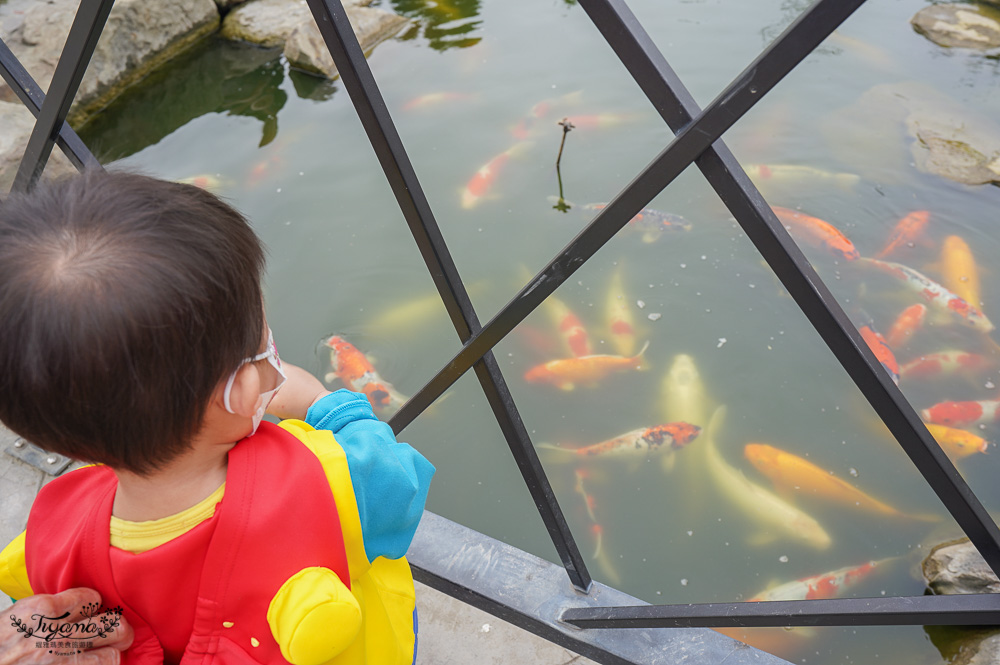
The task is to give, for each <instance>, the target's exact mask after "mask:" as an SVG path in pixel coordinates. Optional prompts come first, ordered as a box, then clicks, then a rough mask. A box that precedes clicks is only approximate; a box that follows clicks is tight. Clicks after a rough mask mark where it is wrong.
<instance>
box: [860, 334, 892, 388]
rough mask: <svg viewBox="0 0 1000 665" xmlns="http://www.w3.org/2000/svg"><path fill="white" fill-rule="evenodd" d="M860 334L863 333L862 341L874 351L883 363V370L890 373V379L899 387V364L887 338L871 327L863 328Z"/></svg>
mask: <svg viewBox="0 0 1000 665" xmlns="http://www.w3.org/2000/svg"><path fill="white" fill-rule="evenodd" d="M858 332H860V333H861V337H862V339H864V340H865V343H866V344H868V348H869V349H871V350H872V353H874V354H875V357H876V358H877V359H878V361H879V362H880V363H882V368H883V369H885V371H886V372H888V373H889V377H890V378H892V382H893V383H895V384H896V385H897V386H898V385H899V363H898V362H896V354H895V353H893V352H892V349H890V348H889V345H888V344H887V343H886V341H885V338H884V337H882V335H881V333H879V332H877V331H875V330H873V329H872V328H871V327H870V326H861V327H860V328H858Z"/></svg>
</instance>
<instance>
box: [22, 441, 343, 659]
mask: <svg viewBox="0 0 1000 665" xmlns="http://www.w3.org/2000/svg"><path fill="white" fill-rule="evenodd" d="M117 486H118V481H117V478H116V477H115V475H114V472H112V471H111V469H110V468H108V467H105V466H94V467H86V468H84V469H80V470H77V471H74V472H72V473H69V474H67V475H65V476H62V477H60V478H57V479H55V480H53V481H52V482H51V483H49V484H47V485H45V486H44V487H43V488H42V489H41V491H40V492H39V493H38V496H37V498H36V499H35V503H34V505H33V506H32V509H31V513H30V515H29V517H28V527H27V530H26V531H27V535H26V541H25V557H26V564H27V572H28V579H29V580H30V582H31V588H32V590H33V591H34V592H35V593H56V592H59V591H62V590H64V589H69V588H72V587H78V586H83V587H91V588H94V589H96V590H97V591H99V592H100V594H101V599H102V604H103V605H104V606H105V607H107V608H113V607H116V606H121V607H122V608H123V610H124V615H125V618H126V619H128V621H129V623H130V624H131V625H132V627H133V629H134V630H135V642H134V643H133V646H132V647H131V648H130V649H129V650H128V651H127V652H125V653H124V654H123V660H122V662H123V665H125V664H127V665H147V664H149V665H152V664H154V663H155V664H156V665H160V664H161V663H163V662H164V651H163V648H162V646H161V643H160V637H159V636H160V635H161V634H162V635H163V636H164V638H167V639H166V640H165V641H166V642H167V643H168V644H169V643H170V642H171V641H173V642H174V643H176V641H177V634H178V632H179V633H180V634H181V638H183V633H184V631H185V630H188V632H189V633H190V639H189V640H188V641H187V644H186V648H185V649H184V653H183V659H182V661H181V662H182V663H183V665H195V664H200V665H207V664H208V663H216V664H218V665H222V664H225V665H229V664H230V663H234V664H235V663H240V664H243V663H285V662H286V661H285V660H284V658H282V656H281V652H280V650H279V648H278V645H277V643H276V642H275V641H274V638H273V637H272V636H271V630H270V627H269V626H268V623H267V618H266V613H267V608H268V605H269V603H270V602H271V599H272V598H273V596H274V594H275V593H276V592H277V591H278V589H279V588H280V587H281V585H282V584H283V583H284V582H285V580H287V579H288V578H289V577H291V576H292V575H294V574H295V573H297V572H298V571H300V570H302V569H303V568H309V567H313V566H323V567H325V568H329V569H331V570H333V571H334V572H335V573H337V575H338V576H339V577H340V579H341V581H343V582H344V584H345V585H347V586H348V587H350V585H351V581H350V580H351V578H350V575H349V573H348V566H347V558H346V554H345V550H344V538H343V534H342V532H341V528H340V519H339V517H338V515H337V509H336V506H335V504H334V500H333V494H332V492H331V490H330V485H329V482H328V481H327V478H326V475H325V473H324V470H323V467H322V465H321V464H320V462H319V460H318V459H317V458H316V456H315V455H314V454H313V453H312V452H311V451H310V450H309V449H308V448H306V446H305V445H303V444H302V443H301V442H300V441H299V440H298V439H297V438H295V436H293V435H292V434H289V433H288V432H286V431H285V430H283V429H281V428H280V427H277V426H275V425H272V424H271V423H268V422H263V423H261V425H260V428H259V430H258V431H257V433H256V434H255V435H254V436H252V437H249V438H247V439H244V440H243V441H241V442H240V443H238V444H237V445H236V446H235V447H234V448H233V449H232V450H231V451H230V452H229V465H228V469H227V472H226V491H225V495H224V497H223V500H222V502H221V503H220V504H219V505H218V507H217V508H216V513H215V516H214V517H212V518H211V519H210V520H207V521H206V522H203V523H201V524H199V525H198V526H196V527H195V528H194V529H192V530H191V531H188V532H187V533H185V534H184V535H182V536H180V537H178V538H175V539H174V540H172V541H170V542H169V543H166V544H164V545H161V546H160V547H156V548H154V549H152V550H149V551H147V552H143V553H141V554H129V553H127V552H123V551H121V550H117V549H114V550H112V549H111V547H110V544H109V524H110V520H111V506H112V503H113V501H114V495H115V489H116V488H117ZM192 592H193V593H192ZM140 608H144V609H140ZM154 615H155V616H154ZM167 617H169V618H170V621H169V627H167V628H164V627H163V626H162V625H160V624H162V623H163V622H164V619H165V618H167ZM157 619H159V620H157ZM171 631H173V633H172V635H173V638H172V639H171V638H170V637H169V636H170V635H171ZM169 651H170V652H171V653H173V652H174V650H173V649H169ZM169 655H170V654H168V656H169Z"/></svg>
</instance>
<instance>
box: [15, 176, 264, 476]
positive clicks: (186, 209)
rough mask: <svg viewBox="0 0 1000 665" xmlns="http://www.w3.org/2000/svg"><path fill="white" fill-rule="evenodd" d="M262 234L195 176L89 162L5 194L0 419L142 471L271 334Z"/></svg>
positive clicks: (71, 449)
mask: <svg viewBox="0 0 1000 665" xmlns="http://www.w3.org/2000/svg"><path fill="white" fill-rule="evenodd" d="M263 269H264V252H263V248H262V246H261V243H260V241H259V239H258V238H257V236H256V235H255V234H254V232H253V230H252V229H251V228H250V225H249V224H248V222H247V221H246V219H244V217H243V216H242V215H241V214H240V213H239V212H237V211H236V210H234V209H233V208H232V207H230V206H229V205H227V204H225V203H224V202H222V201H221V200H220V199H219V198H218V197H216V196H215V195H213V194H211V193H209V192H206V191H204V190H201V189H199V188H197V187H194V186H191V185H183V184H178V183H174V182H168V181H162V180H157V179H154V178H149V177H146V176H142V175H135V174H128V173H111V172H109V173H104V172H101V171H99V170H93V171H90V172H87V173H84V174H81V175H77V176H73V177H71V178H67V179H62V180H59V181H55V182H52V183H42V184H40V185H39V186H38V187H37V188H36V189H35V190H34V191H33V192H31V193H29V194H11V195H10V196H8V197H7V199H6V200H4V201H2V202H0V421H3V423H5V424H6V425H7V426H8V427H9V428H10V429H12V430H14V431H15V432H17V433H18V434H20V435H21V436H23V437H25V438H26V439H28V440H30V441H32V442H33V443H36V444H38V445H39V446H41V447H43V448H45V449H46V450H50V451H53V452H58V453H62V454H65V455H67V456H69V457H73V458H76V459H82V460H87V461H93V462H101V463H104V464H108V465H109V466H112V467H116V468H121V469H125V470H128V471H132V472H135V473H148V472H150V471H152V470H154V469H156V468H158V467H159V466H161V465H163V464H164V463H166V462H168V461H170V460H172V459H174V458H175V457H177V456H178V455H179V454H181V453H182V452H184V451H185V450H187V448H188V446H189V444H190V441H191V438H192V437H193V436H194V435H195V434H196V433H197V432H198V430H199V427H200V426H201V423H202V418H203V417H204V415H205V410H206V408H207V406H208V404H209V402H210V399H211V397H212V394H213V392H214V391H215V390H216V389H217V388H218V386H219V383H220V381H221V382H225V380H226V377H227V376H229V374H230V373H232V372H233V371H234V370H235V369H237V368H238V367H239V366H240V364H241V362H242V361H243V359H244V358H246V357H248V356H253V355H254V354H256V353H257V352H258V351H259V350H260V346H261V339H262V337H263V336H264V334H265V333H264V320H263V308H262V300H261V287H260V282H261V278H262V274H263Z"/></svg>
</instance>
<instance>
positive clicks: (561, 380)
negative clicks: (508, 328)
mask: <svg viewBox="0 0 1000 665" xmlns="http://www.w3.org/2000/svg"><path fill="white" fill-rule="evenodd" d="M648 347H649V341H648V340H647V341H646V343H645V344H644V345H643V346H642V349H640V350H639V353H637V354H635V355H634V356H631V357H628V358H626V357H624V356H612V355H603V354H600V355H592V356H580V357H578V358H560V359H559V360H550V361H549V362H547V363H542V364H541V365H536V366H534V367H532V368H531V369H529V370H528V371H527V372H525V374H524V379H525V381H528V382H529V383H551V384H552V385H554V386H558V387H559V388H561V389H562V390H573V388H574V387H575V386H576V384H577V383H580V384H585V385H591V386H593V385H596V384H597V382H598V381H599V380H601V379H603V378H604V377H606V376H608V375H609V374H612V373H614V372H624V371H628V370H630V369H634V370H643V369H645V368H646V366H645V364H644V363H643V359H642V354H643V353H645V352H646V349H647V348H648Z"/></svg>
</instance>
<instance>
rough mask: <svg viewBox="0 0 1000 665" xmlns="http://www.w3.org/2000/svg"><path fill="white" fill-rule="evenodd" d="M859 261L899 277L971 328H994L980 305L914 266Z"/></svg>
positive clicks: (908, 286) (925, 298)
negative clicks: (930, 277)
mask: <svg viewBox="0 0 1000 665" xmlns="http://www.w3.org/2000/svg"><path fill="white" fill-rule="evenodd" d="M858 262H859V263H862V264H864V265H868V266H871V267H873V268H876V269H877V270H879V271H880V272H884V273H886V274H888V275H891V276H892V277H894V278H896V279H898V280H899V281H900V282H902V283H903V284H905V285H906V287H907V288H909V289H910V290H913V291H916V292H917V293H919V294H920V295H921V296H923V298H924V300H926V301H927V302H928V304H930V305H932V306H933V307H935V308H936V309H938V310H940V311H944V312H948V313H950V314H951V315H953V316H957V317H958V318H959V320H960V321H961V322H962V323H963V324H964V325H966V326H969V327H970V328H974V329H976V330H978V331H980V332H984V333H988V332H991V331H992V330H993V329H994V325H993V323H991V322H990V320H989V319H987V318H986V315H985V314H983V313H982V312H981V311H980V310H979V308H978V307H976V306H975V305H973V304H972V303H969V302H967V301H966V300H965V299H963V298H961V297H959V296H957V295H955V294H954V293H952V292H951V291H949V290H948V289H946V288H945V287H943V286H942V285H940V284H938V283H937V282H935V281H934V280H932V279H929V278H928V277H926V276H925V275H923V274H921V273H919V272H917V271H916V270H914V269H913V268H909V267H907V266H904V265H902V264H901V263H893V262H891V261H880V260H879V259H871V258H867V257H862V258H860V259H858Z"/></svg>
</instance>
